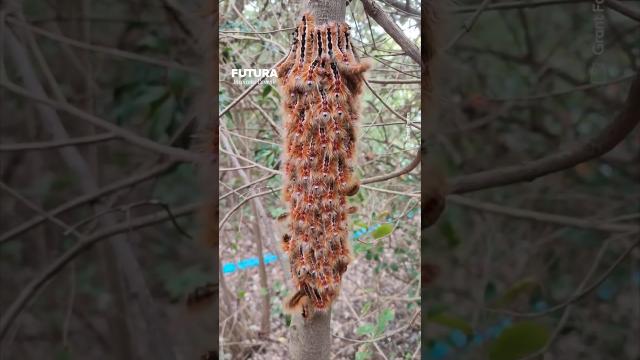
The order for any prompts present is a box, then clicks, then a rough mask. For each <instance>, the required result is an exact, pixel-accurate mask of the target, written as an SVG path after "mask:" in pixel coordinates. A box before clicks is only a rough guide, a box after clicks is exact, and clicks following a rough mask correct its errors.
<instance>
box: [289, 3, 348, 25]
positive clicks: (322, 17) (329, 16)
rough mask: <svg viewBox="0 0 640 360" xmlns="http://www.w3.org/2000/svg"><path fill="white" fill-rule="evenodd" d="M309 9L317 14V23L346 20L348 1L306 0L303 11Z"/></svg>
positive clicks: (314, 14)
mask: <svg viewBox="0 0 640 360" xmlns="http://www.w3.org/2000/svg"><path fill="white" fill-rule="evenodd" d="M307 11H308V12H310V13H311V14H313V16H315V18H316V24H317V25H321V24H324V23H328V22H331V21H335V22H344V17H345V14H346V12H347V3H346V1H345V0H304V2H303V3H302V13H305V12H307ZM300 16H302V14H300Z"/></svg>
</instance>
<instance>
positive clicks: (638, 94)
mask: <svg viewBox="0 0 640 360" xmlns="http://www.w3.org/2000/svg"><path fill="white" fill-rule="evenodd" d="M638 99H640V75H638V74H636V77H635V79H634V81H633V84H632V85H631V89H630V90H629V94H628V96H627V101H626V104H625V107H624V109H623V111H622V113H620V114H619V115H618V116H617V117H616V118H615V119H614V120H613V122H612V123H611V124H609V125H608V126H607V127H605V128H604V129H603V130H602V131H601V132H600V133H599V134H597V135H596V136H594V137H592V138H591V139H589V140H588V141H586V142H585V143H583V144H580V145H577V146H574V147H571V148H569V149H567V150H564V151H561V152H558V153H556V154H552V155H549V156H547V157H544V158H541V159H538V160H534V161H531V162H528V163H525V164H523V165H512V166H507V167H503V168H498V169H493V170H487V171H482V172H479V173H475V174H470V175H463V176H460V177H457V178H454V179H453V181H452V182H451V187H450V189H449V193H452V194H463V193H467V192H472V191H477V190H482V189H488V188H492V187H497V186H504V185H509V184H513V183H518V182H522V181H533V180H534V179H536V178H538V177H540V176H544V175H548V174H551V173H554V172H557V171H561V170H564V169H568V168H571V167H573V166H575V165H578V164H580V163H582V162H585V161H588V160H591V159H595V158H597V157H599V156H601V155H603V154H605V153H607V152H609V151H610V150H611V149H613V148H614V147H615V146H616V145H618V144H619V143H620V142H621V141H622V140H624V139H625V138H626V137H627V135H629V133H630V132H631V131H632V130H633V129H634V128H635V127H636V125H637V124H638V122H640V101H638Z"/></svg>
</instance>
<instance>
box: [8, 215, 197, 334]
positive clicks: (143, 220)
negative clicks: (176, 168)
mask: <svg viewBox="0 0 640 360" xmlns="http://www.w3.org/2000/svg"><path fill="white" fill-rule="evenodd" d="M200 206H201V205H200V204H199V203H196V204H189V205H185V206H182V207H179V208H177V209H175V210H174V211H173V214H169V213H168V212H166V211H164V210H163V211H160V212H157V213H154V214H151V215H147V216H141V217H139V218H136V219H134V220H131V221H129V222H126V223H122V224H117V225H113V226H110V227H106V228H104V229H102V230H100V231H98V232H96V233H95V234H93V235H91V236H87V237H86V238H84V239H82V240H80V241H78V242H77V243H76V244H75V245H73V246H72V247H71V248H69V250H67V251H66V252H65V253H64V254H63V255H62V256H60V257H59V258H57V259H56V260H55V261H54V262H53V263H51V264H50V265H49V266H47V268H46V269H45V270H44V271H42V272H41V273H40V274H39V275H38V276H36V277H35V278H34V279H33V280H31V281H30V282H29V283H28V284H27V286H25V288H24V289H23V290H22V291H21V292H20V295H19V296H18V298H17V299H16V300H15V301H14V302H13V303H12V304H11V305H10V306H9V307H8V308H7V309H6V310H5V311H4V316H3V317H2V319H0V341H1V340H2V339H4V337H5V336H6V335H7V330H8V329H9V327H10V326H11V324H12V323H13V321H14V320H15V319H16V317H17V316H18V314H19V313H20V312H21V311H22V310H23V309H24V307H25V306H26V305H27V303H28V302H29V300H31V299H32V298H33V297H34V296H35V295H36V294H37V293H38V291H39V290H40V289H41V288H42V287H43V286H44V285H45V284H46V283H47V282H48V281H49V280H50V279H51V278H52V277H53V276H55V275H56V274H57V273H58V272H59V271H60V270H62V269H63V268H64V267H65V266H66V265H67V264H68V263H69V262H70V261H72V260H73V259H75V258H76V257H77V256H78V255H80V254H82V253H83V252H85V251H87V250H89V249H90V248H91V247H93V246H94V245H95V244H96V243H98V242H99V241H101V240H104V239H107V238H109V237H111V236H113V235H117V234H121V233H125V232H128V231H131V230H134V229H138V228H142V227H146V226H150V225H154V224H157V223H161V222H164V221H167V220H171V218H172V217H182V216H186V215H189V214H191V213H193V212H195V211H197V210H198V209H199V208H200Z"/></svg>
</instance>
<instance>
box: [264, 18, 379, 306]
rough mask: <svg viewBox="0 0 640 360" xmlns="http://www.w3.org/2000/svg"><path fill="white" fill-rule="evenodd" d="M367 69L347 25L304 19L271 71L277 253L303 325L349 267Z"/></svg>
mask: <svg viewBox="0 0 640 360" xmlns="http://www.w3.org/2000/svg"><path fill="white" fill-rule="evenodd" d="M368 68H369V65H368V64H365V63H360V62H359V61H358V59H357V58H356V56H355V54H354V52H353V49H352V45H351V43H350V39H349V26H348V25H347V24H345V23H342V24H336V23H329V24H323V25H316V24H315V23H314V18H313V16H312V15H310V14H308V13H306V14H304V15H303V16H302V20H301V21H300V23H299V24H298V26H297V28H296V30H295V31H294V33H293V43H292V44H291V49H290V51H289V54H288V55H287V56H286V57H285V58H284V59H283V60H282V61H281V62H280V64H279V65H278V66H277V67H276V72H277V75H278V82H279V84H280V87H281V93H282V96H283V98H284V101H283V105H282V107H283V113H284V128H285V135H284V152H283V153H284V159H283V169H284V174H285V184H284V200H285V202H286V203H287V205H288V208H289V212H288V214H289V215H288V218H289V224H288V226H287V229H288V231H287V233H285V234H284V236H283V238H282V246H283V249H284V251H285V252H287V254H288V256H289V261H290V264H291V273H292V276H293V280H294V283H295V285H296V290H297V291H296V292H295V293H294V294H293V295H291V296H290V297H289V298H288V299H287V300H286V301H285V304H284V305H285V306H284V307H285V310H288V311H290V312H293V311H301V312H302V315H303V316H305V317H307V316H308V315H309V314H310V311H313V310H314V309H320V310H323V309H328V308H329V307H330V306H331V303H332V302H333V300H334V299H335V298H336V297H337V296H338V293H339V291H340V282H341V278H342V274H343V273H344V272H345V271H346V270H347V266H348V265H349V263H350V262H351V250H350V246H349V239H348V228H347V214H349V213H353V212H355V208H353V207H348V205H347V203H346V196H351V195H354V194H356V193H357V191H358V189H359V184H358V181H357V180H356V179H355V178H354V176H353V161H354V157H355V151H356V123H357V122H358V116H359V114H358V112H359V107H358V96H359V95H360V93H361V92H362V84H363V82H364V77H363V75H364V72H365V71H366V70H367V69H368Z"/></svg>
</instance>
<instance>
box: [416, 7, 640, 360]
mask: <svg viewBox="0 0 640 360" xmlns="http://www.w3.org/2000/svg"><path fill="white" fill-rule="evenodd" d="M542 3H543V2H537V1H519V2H495V1H494V2H489V3H488V6H486V8H484V11H482V12H480V13H479V16H478V17H477V18H476V21H475V23H473V22H470V21H471V20H470V19H472V18H473V16H474V14H476V13H475V11H476V10H477V9H479V8H481V5H482V4H481V2H479V1H458V2H456V5H452V6H451V12H450V15H449V16H448V17H447V19H446V22H447V27H448V29H446V30H445V31H446V32H447V34H446V35H445V37H444V42H443V43H444V47H446V48H447V51H446V53H445V54H444V56H443V58H441V61H440V70H439V73H440V74H441V76H440V81H439V83H438V84H439V85H438V89H439V91H438V92H439V95H440V98H439V99H438V110H437V114H436V115H435V116H433V117H432V120H431V121H429V123H428V124H426V126H428V127H429V128H428V131H427V138H426V142H427V148H428V149H429V151H430V152H431V153H432V155H433V157H434V161H435V162H437V163H438V165H439V166H440V167H441V168H442V169H443V171H444V172H445V173H446V174H447V176H448V177H449V178H450V179H452V178H454V177H458V176H464V175H465V174H470V173H474V172H478V171H482V170H490V169H494V168H498V167H502V166H507V165H519V164H523V163H525V162H526V161H529V160H534V159H538V158H541V157H543V156H545V155H549V154H553V153H557V152H558V151H560V150H563V149H566V148H568V147H569V146H571V145H574V144H577V143H581V142H584V141H585V140H586V139H588V138H589V137H590V136H592V135H594V134H596V133H598V132H599V131H601V130H602V129H603V128H604V127H605V126H606V125H607V124H609V123H611V122H612V121H613V120H614V117H615V116H616V115H617V114H618V113H619V112H620V111H621V109H622V107H623V104H624V101H625V99H626V95H627V92H628V89H629V85H630V84H631V80H632V79H633V76H634V74H635V73H636V72H637V69H638V65H639V60H638V59H639V58H640V48H638V41H639V40H640V27H638V23H637V22H636V21H634V20H632V19H630V18H628V17H626V16H624V15H621V14H620V13H618V12H615V11H613V10H611V9H607V10H604V11H603V12H599V11H597V10H594V8H596V7H597V6H596V5H597V4H595V3H593V2H588V1H587V2H576V3H567V4H562V3H560V4H553V5H548V4H547V5H546V6H544V5H543V6H539V5H540V4H542ZM626 4H627V5H628V6H630V7H634V6H635V8H636V9H637V4H632V3H631V2H627V3H626ZM463 24H467V25H469V24H473V27H472V29H471V31H469V32H468V33H467V34H465V35H464V36H463V37H462V38H461V39H460V40H458V41H457V42H455V43H451V42H450V41H451V39H452V38H454V36H455V35H456V34H457V33H458V32H460V31H462V30H461V29H462V28H463ZM600 34H603V35H604V36H603V37H602V38H600ZM600 40H601V41H602V42H600ZM600 45H602V47H603V49H604V50H603V52H602V53H601V54H600V53H599V52H600V51H599V50H598V46H600ZM594 49H595V50H594ZM632 101H638V99H632ZM639 139H640V138H639V137H638V130H637V129H636V130H635V131H634V132H633V133H631V134H629V135H628V136H627V138H626V140H625V141H623V142H622V143H621V144H620V145H619V146H617V147H616V148H615V149H614V150H613V151H611V152H609V153H608V154H606V155H604V156H603V157H602V158H599V159H595V160H591V161H587V162H584V163H581V164H579V165H578V166H575V167H573V168H571V169H567V170H564V171H561V172H558V173H554V174H551V175H548V176H545V177H541V178H538V179H536V180H534V181H532V182H527V183H520V184H513V185H508V186H502V187H497V188H493V189H485V190H480V191H477V192H475V193H473V194H465V195H463V196H464V199H465V200H466V202H464V203H462V202H459V201H456V200H459V199H460V198H455V197H453V196H452V197H450V199H449V201H448V203H447V208H446V210H445V212H444V213H443V215H442V217H441V218H440V220H439V222H438V223H437V224H436V225H435V226H433V227H432V228H430V229H427V230H426V231H423V246H422V259H423V262H424V263H425V265H424V266H425V269H427V270H428V271H429V273H430V274H432V275H431V277H430V280H431V282H430V283H428V284H426V287H425V288H424V292H423V301H424V302H423V321H426V322H425V323H424V324H423V325H424V328H423V334H422V335H423V346H424V347H423V354H424V355H423V356H424V357H425V358H428V359H490V360H515V359H545V360H546V359H630V360H631V359H638V358H640V348H639V347H638V344H637V336H638V334H639V333H640V306H639V305H638V304H640V282H639V281H640V266H639V261H640V254H639V253H638V252H637V250H638V249H636V250H635V251H634V252H632V253H631V255H630V256H628V257H626V258H625V259H624V260H623V261H621V262H620V263H619V264H618V265H617V266H616V267H615V269H614V270H613V271H611V273H606V271H607V270H608V268H610V267H611V266H612V265H614V264H616V260H617V259H618V257H619V256H620V255H621V254H623V253H624V252H625V251H626V250H627V248H628V247H629V246H630V245H632V244H633V241H635V240H636V239H637V237H638V234H637V232H636V233H631V234H627V235H626V236H618V237H615V238H612V237H613V236H614V235H616V234H607V233H606V232H602V231H597V230H593V229H588V228H586V229H585V228H582V229H579V228H575V227H572V226H570V225H568V224H566V223H565V224H563V222H556V221H544V220H542V221H541V220H531V217H529V220H523V219H518V218H515V217H513V213H515V211H507V214H506V215H504V214H503V215H498V214H495V213H492V212H489V211H486V210H478V209H477V208H471V207H469V206H468V204H470V203H471V204H472V205H473V204H475V205H478V204H480V203H491V204H498V205H503V206H508V207H510V208H511V209H525V210H534V211H537V212H540V213H543V214H551V215H557V216H560V217H562V216H568V217H571V218H577V219H584V220H587V221H588V222H592V223H600V222H607V223H610V222H611V223H616V224H618V223H619V224H628V225H632V224H638V211H639V210H640V202H639V200H640V189H639V188H638V181H639V180H640V173H639V172H638V166H637V164H638V159H640V146H639V145H640V144H639ZM422 176H423V180H424V179H425V178H427V177H429V174H428V173H424V174H422ZM465 204H466V205H465ZM510 214H511V215H510ZM618 235H620V234H618ZM623 235H624V234H623ZM585 278H586V284H588V285H592V284H593V285H594V286H595V288H594V289H593V291H591V292H588V293H587V294H585V295H584V297H581V298H580V299H579V300H578V301H575V302H567V299H571V298H572V296H574V294H575V293H576V291H577V293H580V289H586V286H581V283H582V282H583V281H585ZM600 280H602V282H601V283H598V281H600ZM563 304H564V305H570V306H562V305H563ZM556 305H560V306H559V308H558V309H557V310H556V311H552V312H549V313H545V311H546V310H549V309H552V308H553V307H554V306H556ZM505 310H508V311H511V312H516V313H529V314H530V316H518V315H513V314H509V313H508V312H507V313H505Z"/></svg>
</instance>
